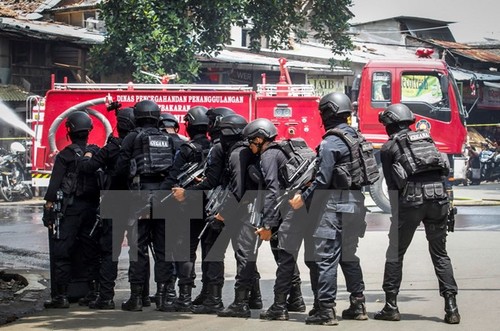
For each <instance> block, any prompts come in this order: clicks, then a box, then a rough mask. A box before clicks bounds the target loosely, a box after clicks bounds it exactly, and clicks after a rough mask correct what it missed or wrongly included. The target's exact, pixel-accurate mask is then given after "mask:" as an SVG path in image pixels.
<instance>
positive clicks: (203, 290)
mask: <svg viewBox="0 0 500 331" xmlns="http://www.w3.org/2000/svg"><path fill="white" fill-rule="evenodd" d="M207 292H208V286H207V285H205V283H203V284H202V286H201V292H200V294H198V296H197V297H196V298H195V299H194V300H193V305H194V306H198V305H201V304H202V303H203V301H205V299H206V297H207Z"/></svg>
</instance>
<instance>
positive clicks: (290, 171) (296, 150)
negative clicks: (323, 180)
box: [272, 138, 316, 188]
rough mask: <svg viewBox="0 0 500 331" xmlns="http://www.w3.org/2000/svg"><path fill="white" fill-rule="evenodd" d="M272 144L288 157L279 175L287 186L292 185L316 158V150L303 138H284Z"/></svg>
mask: <svg viewBox="0 0 500 331" xmlns="http://www.w3.org/2000/svg"><path fill="white" fill-rule="evenodd" d="M272 146H274V147H276V148H279V149H281V150H282V151H283V153H284V154H285V156H286V158H287V162H286V163H285V164H284V165H283V166H281V168H280V169H279V175H280V176H281V178H282V180H283V181H284V183H285V185H286V187H287V188H289V187H292V186H293V185H294V184H295V182H296V181H297V180H298V179H299V178H300V177H301V176H302V175H303V174H304V172H305V171H306V170H307V168H308V167H309V165H310V164H311V163H313V162H314V161H315V159H316V152H314V151H313V150H312V149H311V148H310V147H309V146H307V144H306V142H305V140H304V139H302V138H292V139H284V140H281V141H278V142H276V143H275V144H273V145H272ZM311 179H312V178H311Z"/></svg>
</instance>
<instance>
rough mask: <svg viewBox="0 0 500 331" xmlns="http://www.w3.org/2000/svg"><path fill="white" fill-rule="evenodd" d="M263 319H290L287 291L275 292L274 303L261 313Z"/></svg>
mask: <svg viewBox="0 0 500 331" xmlns="http://www.w3.org/2000/svg"><path fill="white" fill-rule="evenodd" d="M260 319H262V320H269V321H271V320H276V321H288V309H287V302H286V294H285V293H275V294H274V303H273V304H272V305H271V307H269V309H268V310H266V311H263V312H261V313H260Z"/></svg>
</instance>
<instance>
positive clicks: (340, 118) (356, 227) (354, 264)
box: [290, 92, 368, 325]
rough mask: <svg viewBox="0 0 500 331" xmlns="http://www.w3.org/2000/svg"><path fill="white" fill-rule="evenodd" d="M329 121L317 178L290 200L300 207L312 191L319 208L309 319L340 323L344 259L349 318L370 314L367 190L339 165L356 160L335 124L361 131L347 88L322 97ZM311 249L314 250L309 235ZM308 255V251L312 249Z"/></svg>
mask: <svg viewBox="0 0 500 331" xmlns="http://www.w3.org/2000/svg"><path fill="white" fill-rule="evenodd" d="M319 111H320V115H321V119H322V122H323V126H324V127H325V129H326V130H327V132H326V134H325V135H324V136H323V141H322V142H321V144H320V146H319V149H318V162H319V168H318V171H317V173H316V178H315V180H314V181H313V183H312V184H311V186H310V187H308V188H307V189H306V190H305V191H304V192H302V193H298V194H296V195H295V196H294V197H293V199H292V200H290V204H291V206H292V208H294V209H298V208H300V207H302V206H303V204H304V201H307V200H308V199H309V198H311V195H312V194H314V196H313V197H312V199H313V200H312V202H311V206H310V209H312V210H316V209H317V210H319V211H320V215H319V217H318V219H317V221H316V224H314V229H313V233H312V244H313V247H314V258H313V261H307V259H306V263H307V265H308V267H309V268H310V274H311V287H312V289H313V293H314V308H313V310H311V312H310V313H309V317H307V318H306V324H317V325H337V324H338V320H337V317H336V312H335V300H336V297H337V267H338V265H339V264H340V266H341V268H342V271H343V273H344V276H345V278H346V283H347V289H348V291H349V292H350V293H351V295H350V302H351V304H350V307H349V308H348V309H346V310H344V311H343V313H342V316H343V318H344V319H356V320H365V319H367V318H368V317H367V315H366V309H365V298H364V295H363V291H364V282H363V274H362V271H361V267H360V264H359V259H358V258H357V257H356V255H355V253H356V247H357V243H358V237H359V236H361V235H362V234H363V233H364V229H365V228H366V224H365V221H364V217H365V214H366V209H365V207H364V196H363V194H362V192H361V190H360V187H352V186H351V187H348V186H345V183H350V182H351V180H350V178H348V177H350V176H351V174H352V173H353V172H354V171H355V169H349V171H347V173H345V172H344V173H343V174H344V175H345V178H344V176H341V175H340V174H342V172H339V171H337V169H340V168H339V167H341V166H344V165H345V164H346V163H347V162H349V161H350V158H351V156H350V151H349V148H348V146H347V145H346V143H345V142H344V141H343V140H342V138H340V137H339V136H337V135H334V134H329V132H330V131H329V130H333V129H337V130H341V131H342V132H346V134H348V135H350V136H351V137H353V138H357V137H358V134H359V133H358V132H357V131H356V130H354V129H353V128H352V127H350V126H349V125H348V124H347V120H348V117H349V116H350V115H351V112H352V105H351V101H350V100H349V98H348V97H347V96H346V95H345V94H343V93H338V92H334V93H329V94H327V95H325V96H323V97H322V98H321V100H320V103H319ZM305 249H306V251H307V250H310V247H309V245H308V242H307V241H306V245H305ZM306 255H308V254H307V252H306Z"/></svg>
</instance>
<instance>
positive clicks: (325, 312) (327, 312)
mask: <svg viewBox="0 0 500 331" xmlns="http://www.w3.org/2000/svg"><path fill="white" fill-rule="evenodd" d="M334 307H335V303H334V302H320V303H319V304H318V309H317V311H316V313H315V314H314V315H312V316H309V317H306V324H308V325H338V324H339V321H338V320H337V315H336V314H335V308H334Z"/></svg>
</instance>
